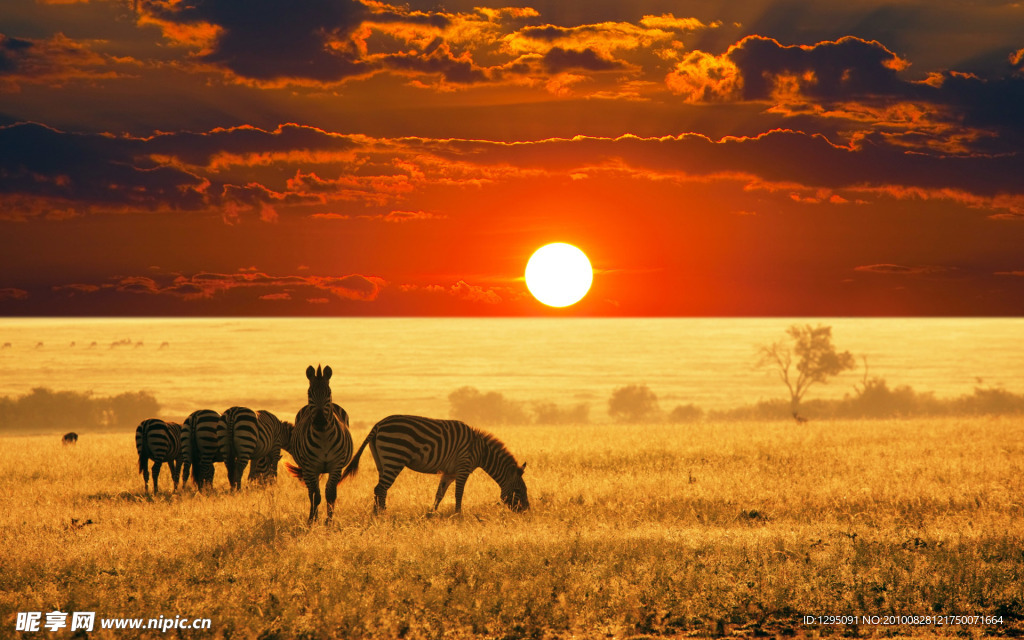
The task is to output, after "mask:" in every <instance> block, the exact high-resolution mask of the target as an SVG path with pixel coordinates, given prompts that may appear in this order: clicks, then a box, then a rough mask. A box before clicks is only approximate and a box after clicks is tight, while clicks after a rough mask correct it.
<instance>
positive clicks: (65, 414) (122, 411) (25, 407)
mask: <svg viewBox="0 0 1024 640" xmlns="http://www.w3.org/2000/svg"><path fill="white" fill-rule="evenodd" d="M159 412H160V404H159V403H158V402H157V401H156V398H154V397H153V396H152V395H151V394H149V393H148V392H145V391H137V392H134V393H132V392H128V393H122V394H120V395H118V396H114V397H112V398H107V397H103V398H96V397H93V395H92V393H91V392H86V393H80V392H77V391H53V390H51V389H47V388H43V387H38V388H35V389H33V390H32V391H31V392H29V393H28V394H26V395H24V396H20V397H16V398H10V397H4V398H0V430H4V431H35V432H53V431H89V430H96V431H98V430H105V429H115V430H119V429H130V428H133V427H135V426H136V425H138V423H139V422H141V421H142V420H144V419H146V418H153V417H156V416H157V415H159Z"/></svg>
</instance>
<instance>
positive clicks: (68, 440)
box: [60, 431, 78, 445]
mask: <svg viewBox="0 0 1024 640" xmlns="http://www.w3.org/2000/svg"><path fill="white" fill-rule="evenodd" d="M60 441H61V444H65V445H68V444H78V434H77V433H75V432H74V431H71V432H69V433H65V434H64V437H63V438H61V439H60Z"/></svg>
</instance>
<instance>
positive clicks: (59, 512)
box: [0, 418, 1024, 639]
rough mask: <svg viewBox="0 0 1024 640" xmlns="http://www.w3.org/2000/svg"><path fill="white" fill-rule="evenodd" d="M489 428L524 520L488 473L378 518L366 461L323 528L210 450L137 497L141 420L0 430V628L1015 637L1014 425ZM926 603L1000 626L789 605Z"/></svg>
mask: <svg viewBox="0 0 1024 640" xmlns="http://www.w3.org/2000/svg"><path fill="white" fill-rule="evenodd" d="M496 434H497V435H498V436H499V437H500V438H502V439H503V440H504V441H505V442H506V444H508V446H509V448H510V449H511V450H512V451H513V452H514V453H515V454H516V456H517V458H518V459H519V460H520V461H524V460H525V461H526V462H527V471H526V476H525V478H526V480H527V484H528V486H529V489H530V499H531V503H532V509H531V510H530V511H529V512H527V513H525V514H521V515H517V514H513V513H511V512H509V511H507V510H506V509H504V508H503V507H502V506H501V505H500V503H499V501H498V488H497V486H496V485H495V484H494V483H493V482H492V481H491V480H490V479H489V478H488V477H487V476H486V475H484V474H483V472H481V471H477V472H476V473H474V475H473V476H472V477H471V478H470V481H469V483H468V485H467V489H466V497H465V501H464V505H463V510H464V515H463V517H461V518H455V517H451V515H450V514H451V512H452V510H453V498H452V495H451V492H449V496H448V497H447V500H446V501H445V502H444V503H443V504H442V509H441V514H440V515H439V516H436V517H427V515H426V514H427V511H428V509H429V507H430V505H431V504H432V500H433V495H434V490H435V488H436V478H434V477H430V476H424V475H419V474H415V473H413V472H410V471H406V472H403V474H402V475H401V476H399V478H398V481H397V482H396V484H395V486H394V487H393V488H392V490H391V492H390V494H389V511H388V512H387V514H386V515H384V516H379V517H374V516H372V515H371V505H372V487H373V485H374V484H375V482H376V471H375V469H374V466H373V463H372V458H371V457H370V456H369V454H364V455H365V457H366V459H365V460H363V464H362V465H361V466H362V470H361V471H360V473H359V475H358V476H356V477H355V478H354V479H353V480H351V481H350V482H346V483H345V484H343V485H342V486H341V490H340V492H339V499H338V511H337V513H336V519H335V522H334V523H332V524H331V526H329V527H325V526H324V525H323V524H322V523H321V524H317V525H315V526H313V527H311V528H310V527H307V526H306V523H305V521H306V517H305V516H306V509H307V500H306V494H305V489H304V487H302V486H301V485H300V484H299V483H298V482H297V481H294V480H293V479H292V478H290V477H289V476H286V475H282V476H281V478H280V479H279V481H278V484H277V486H276V487H271V488H256V487H248V486H246V487H245V488H244V489H243V490H242V491H241V492H240V493H238V494H234V495H232V494H231V493H229V492H228V491H227V481H226V478H225V477H224V471H223V467H222V466H219V469H218V477H217V480H216V482H215V487H214V490H213V491H212V492H210V493H209V494H208V495H196V494H195V492H194V490H193V489H192V488H191V487H188V488H184V489H182V490H179V492H178V493H177V494H174V495H171V494H170V493H169V489H170V488H171V483H170V477H169V475H168V474H167V473H166V471H165V472H164V473H163V474H162V477H161V488H162V489H163V492H162V493H161V494H160V495H159V496H157V497H155V498H149V497H147V496H146V495H145V493H144V492H143V485H142V478H141V477H140V476H139V474H138V470H137V458H136V456H135V451H134V441H133V434H127V433H126V434H104V435H89V434H85V435H83V436H82V438H81V440H80V442H79V444H78V445H77V446H76V447H66V448H65V447H62V446H61V444H60V442H59V440H60V439H59V437H57V436H47V437H9V438H3V439H0V445H2V447H3V452H4V456H3V459H4V462H3V465H2V466H0V486H2V487H3V491H2V493H0V565H2V567H3V569H2V571H0V636H11V635H14V634H15V632H14V631H13V630H14V629H15V619H16V614H17V612H19V611H22V612H24V611H41V612H49V611H53V610H55V609H56V610H60V611H63V612H69V611H94V612H96V615H97V619H99V618H103V617H116V616H138V617H145V618H150V617H157V616H159V615H163V616H165V617H174V616H182V617H203V618H210V619H211V620H212V630H211V631H204V632H194V631H188V632H174V631H172V632H170V635H171V636H172V637H173V636H175V635H176V634H178V635H180V636H183V637H213V636H215V637H225V638H282V639H283V638H334V637H339V638H442V637H444V638H464V637H486V638H501V639H514V638H629V637H636V636H645V637H662V636H664V637H682V636H700V635H721V634H725V635H761V634H767V635H790V634H796V635H817V634H820V635H833V636H837V637H838V636H840V635H851V634H859V635H878V636H890V635H917V636H923V635H936V634H937V635H944V636H959V635H963V636H973V637H977V636H981V635H1017V636H1019V635H1022V634H1024V504H1022V503H1024V427H1022V425H1021V424H1020V423H1019V421H1016V420H1012V419H997V418H992V419H988V418H970V419H934V418H933V419H927V420H900V421H857V422H824V421H822V422H813V421H812V422H810V423H807V424H795V423H793V422H777V423H767V424H764V423H754V422H734V423H705V424H696V425H690V426H679V425H672V426H667V425H656V426H650V425H644V426H619V425H589V426H580V427H543V426H528V427H525V426H524V427H518V428H516V427H508V428H503V429H501V430H496ZM364 435H365V430H356V431H355V432H354V433H353V436H354V438H355V440H356V443H357V444H358V443H359V442H360V441H361V440H362V438H363V436H364ZM282 474H283V466H282ZM73 519H75V520H76V521H75V522H73ZM88 520H91V521H92V522H91V524H83V523H84V522H86V521H88ZM936 614H941V615H954V614H965V615H988V616H996V617H1001V620H1002V623H1001V624H989V625H981V624H973V625H945V626H938V625H928V624H926V625H920V626H912V625H882V624H879V625H870V624H869V625H865V624H859V625H857V626H856V627H851V626H849V625H838V626H832V625H820V624H805V623H804V622H803V617H804V616H806V615H812V616H825V615H837V616H838V615H856V616H867V615H878V616H880V617H882V618H883V619H884V617H885V616H890V615H896V616H904V615H920V616H925V615H936ZM97 626H98V625H97ZM122 633H123V632H122ZM150 633H151V635H152V636H154V637H161V636H162V635H163V634H161V633H159V632H150ZM66 635H68V634H67V632H57V633H53V632H49V631H40V632H38V633H36V634H28V635H27V636H26V637H29V636H31V637H60V636H66ZM91 637H98V638H105V637H115V632H113V631H97V632H95V633H94V634H93V635H92V636H91Z"/></svg>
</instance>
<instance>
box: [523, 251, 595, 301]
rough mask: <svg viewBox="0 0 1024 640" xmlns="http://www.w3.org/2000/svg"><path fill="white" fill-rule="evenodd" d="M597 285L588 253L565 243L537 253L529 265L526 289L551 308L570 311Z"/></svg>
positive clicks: (527, 264)
mask: <svg viewBox="0 0 1024 640" xmlns="http://www.w3.org/2000/svg"><path fill="white" fill-rule="evenodd" d="M593 281H594V271H593V269H591V267H590V260H588V259H587V256H586V254H585V253H583V252H582V251H580V250H579V249H577V248H576V247H574V246H572V245H571V244H565V243H564V242H556V243H554V244H549V245H545V246H543V247H541V248H540V249H537V251H536V252H534V254H533V255H532V256H531V257H530V261H529V262H527V263H526V287H527V288H528V289H529V290H530V293H532V294H533V297H534V298H537V299H538V300H540V301H541V302H543V303H544V304H546V305H548V306H549V307H568V306H569V305H571V304H575V303H577V302H579V301H580V300H582V299H583V296H585V295H587V291H589V290H590V285H591V283H593Z"/></svg>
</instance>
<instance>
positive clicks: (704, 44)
mask: <svg viewBox="0 0 1024 640" xmlns="http://www.w3.org/2000/svg"><path fill="white" fill-rule="evenodd" d="M512 5H515V6H512ZM558 241H561V242H569V243H572V244H575V245H577V246H579V247H580V248H582V249H583V250H584V251H585V252H586V253H587V255H588V256H589V257H590V260H591V262H592V264H593V266H594V269H595V276H594V283H593V288H592V289H591V291H590V294H589V295H588V296H587V297H586V298H584V300H583V301H581V302H580V303H578V304H577V305H574V306H572V307H568V308H566V309H550V308H547V307H544V306H543V305H541V304H540V303H538V302H537V301H536V300H534V299H533V298H532V297H531V296H530V294H529V293H528V291H527V289H526V287H525V284H524V282H523V269H524V268H525V265H526V261H527V260H528V259H529V257H530V255H531V254H532V252H533V251H534V250H535V249H536V248H538V247H539V246H541V245H543V244H546V243H549V242H558ZM1021 314H1024V4H1022V3H1021V2H998V1H994V0H993V1H984V0H976V1H973V2H964V1H952V0H921V1H920V2H914V1H906V2H881V1H866V0H847V1H845V2H841V3H839V2H812V1H784V0H730V1H729V2H721V1H718V2H709V1H706V0H698V1H693V2H686V1H681V0H676V1H671V2H670V1H660V0H639V1H630V2H625V1H621V0H588V1H579V0H572V1H570V0H544V1H533V0H524V1H523V2H520V3H513V2H511V1H509V2H498V3H488V2H487V1H486V0H473V1H472V2H469V1H464V0H446V1H445V2H444V3H433V2H419V1H415V0H414V1H413V2H409V3H401V4H388V3H386V2H382V1H376V0H364V1H363V2H359V1H355V0H305V1H296V2H291V1H289V2H285V1H283V0H137V1H136V2H122V1H107V0H86V1H79V2H76V1H75V0H4V2H3V11H2V12H0V315H4V316H22V315H57V316H62V315H88V316H92V315H139V316H150V315H198V316H209V315H260V316H263V315H273V316H280V315H299V316H311V315H313V316H319V315H335V316H354V315H359V316H389V315H403V316H447V315H459V316H522V315H539V316H548V315H555V316H581V315H582V316H860V315H865V316H872V315H966V316H975V315H1021Z"/></svg>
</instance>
